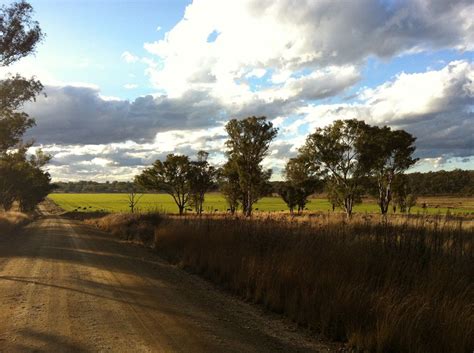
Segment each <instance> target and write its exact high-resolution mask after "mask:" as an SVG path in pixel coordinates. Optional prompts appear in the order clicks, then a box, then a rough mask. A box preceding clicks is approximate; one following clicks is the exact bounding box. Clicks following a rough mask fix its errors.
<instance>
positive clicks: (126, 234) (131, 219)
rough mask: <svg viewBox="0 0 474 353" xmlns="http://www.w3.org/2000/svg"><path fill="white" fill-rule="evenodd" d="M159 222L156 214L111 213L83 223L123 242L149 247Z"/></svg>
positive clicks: (159, 217) (158, 216)
mask: <svg viewBox="0 0 474 353" xmlns="http://www.w3.org/2000/svg"><path fill="white" fill-rule="evenodd" d="M161 220H162V217H161V216H160V215H159V214H157V213H142V214H139V213H135V214H132V213H112V214H109V215H106V216H105V217H101V218H90V219H86V220H85V222H86V223H88V224H91V225H94V226H95V227H97V228H99V229H102V230H104V231H107V232H110V233H112V234H114V235H117V236H120V237H122V238H124V239H125V240H130V241H138V242H141V243H144V244H145V245H150V244H151V243H152V242H153V235H154V229H155V228H156V226H157V225H158V224H159V223H160V222H161Z"/></svg>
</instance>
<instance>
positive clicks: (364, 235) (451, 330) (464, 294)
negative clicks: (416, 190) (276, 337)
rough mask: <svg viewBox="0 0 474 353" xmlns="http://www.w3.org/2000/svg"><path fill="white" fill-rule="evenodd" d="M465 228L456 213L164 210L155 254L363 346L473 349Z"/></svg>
mask: <svg viewBox="0 0 474 353" xmlns="http://www.w3.org/2000/svg"><path fill="white" fill-rule="evenodd" d="M473 240H474V231H473V228H472V227H466V226H465V225H463V224H462V221H461V220H458V219H441V218H436V217H434V218H421V217H418V218H405V221H403V220H400V219H397V220H396V222H394V223H392V222H390V221H386V220H384V221H377V220H373V219H370V217H364V216H361V218H360V219H358V220H354V221H351V222H350V223H348V222H346V221H345V220H344V219H343V218H340V219H331V218H330V217H328V218H325V217H322V216H321V217H313V218H301V219H293V220H292V219H291V218H288V217H279V218H278V219H275V217H267V218H265V217H260V218H258V219H253V220H247V219H235V218H230V217H207V218H206V217H202V218H187V219H173V218H167V219H166V220H165V221H163V222H162V223H161V224H160V225H159V226H158V227H157V228H156V230H155V247H156V249H157V251H158V252H159V254H161V255H162V256H164V257H166V258H167V259H168V260H169V261H171V262H173V263H176V264H179V265H181V266H183V267H185V268H187V269H189V270H191V271H193V272H195V273H198V274H200V275H202V276H204V277H206V278H207V279H209V280H211V281H213V282H215V283H217V284H219V285H221V286H224V287H225V288H227V289H229V290H231V291H232V292H234V293H236V294H238V295H240V296H242V297H243V298H245V299H247V300H250V301H253V302H257V303H261V304H263V305H265V306H266V307H267V308H269V309H271V310H273V311H276V312H279V313H282V314H284V315H286V316H288V317H290V318H291V319H293V320H295V321H296V322H298V323H300V324H302V325H305V326H308V327H310V328H312V329H314V330H316V331H318V332H321V333H322V334H324V335H326V336H327V337H328V338H331V339H334V340H342V341H347V342H348V344H349V345H350V346H353V347H357V349H363V350H366V351H370V352H416V353H426V352H440V353H441V352H443V353H444V352H472V349H473V348H474V283H473V278H474V266H473V259H474V256H473Z"/></svg>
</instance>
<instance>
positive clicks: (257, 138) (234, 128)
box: [226, 116, 277, 216]
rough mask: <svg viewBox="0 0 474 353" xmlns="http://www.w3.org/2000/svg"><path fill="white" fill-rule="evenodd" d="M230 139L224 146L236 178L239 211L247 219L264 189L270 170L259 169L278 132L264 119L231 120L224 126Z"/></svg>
mask: <svg viewBox="0 0 474 353" xmlns="http://www.w3.org/2000/svg"><path fill="white" fill-rule="evenodd" d="M226 131H227V133H228V134H229V139H228V140H227V142H226V146H227V156H228V158H229V163H230V167H231V168H233V169H234V170H235V172H236V173H237V174H238V177H239V186H240V190H241V203H242V209H243V211H244V214H245V215H246V216H250V215H251V214H252V207H253V204H254V203H255V202H256V201H257V200H258V199H259V198H260V197H262V195H263V194H264V192H265V190H266V189H267V185H268V180H269V179H270V176H271V170H270V169H268V170H265V169H264V168H263V167H262V161H263V159H264V158H265V157H266V156H267V154H268V149H269V147H270V143H271V141H272V140H273V139H274V138H275V137H276V135H277V129H276V128H274V127H273V124H272V123H271V122H270V121H267V119H266V118H265V117H263V116H262V117H255V116H252V117H248V118H246V119H243V120H237V119H232V120H230V121H229V122H228V123H227V125H226Z"/></svg>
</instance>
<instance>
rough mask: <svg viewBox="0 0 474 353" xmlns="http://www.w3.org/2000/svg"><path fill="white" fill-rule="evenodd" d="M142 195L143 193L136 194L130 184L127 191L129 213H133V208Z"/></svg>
mask: <svg viewBox="0 0 474 353" xmlns="http://www.w3.org/2000/svg"><path fill="white" fill-rule="evenodd" d="M142 197H143V194H138V193H137V192H136V191H135V188H134V187H133V186H132V188H131V190H130V191H129V192H128V195H127V198H128V207H129V208H130V212H131V213H135V208H136V207H137V205H138V203H139V202H140V199H141V198H142Z"/></svg>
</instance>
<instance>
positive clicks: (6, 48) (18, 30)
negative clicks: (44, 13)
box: [0, 1, 44, 66]
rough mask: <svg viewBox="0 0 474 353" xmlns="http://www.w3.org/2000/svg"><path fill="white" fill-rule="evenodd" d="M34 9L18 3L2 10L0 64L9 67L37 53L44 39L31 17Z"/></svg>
mask: <svg viewBox="0 0 474 353" xmlns="http://www.w3.org/2000/svg"><path fill="white" fill-rule="evenodd" d="M32 13H33V7H32V6H31V5H30V4H28V3H27V2H26V1H18V2H15V3H13V4H11V5H10V6H6V5H3V6H2V7H1V8H0V33H1V34H2V35H1V37H0V64H1V65H2V66H8V65H10V64H12V63H14V62H15V61H18V60H19V59H21V58H23V57H25V56H28V55H29V54H31V53H33V52H34V51H35V48H36V45H37V44H38V43H39V42H40V41H41V39H42V38H43V37H44V35H43V33H42V31H41V28H40V26H39V24H38V22H37V21H33V20H32V18H31V15H32Z"/></svg>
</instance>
